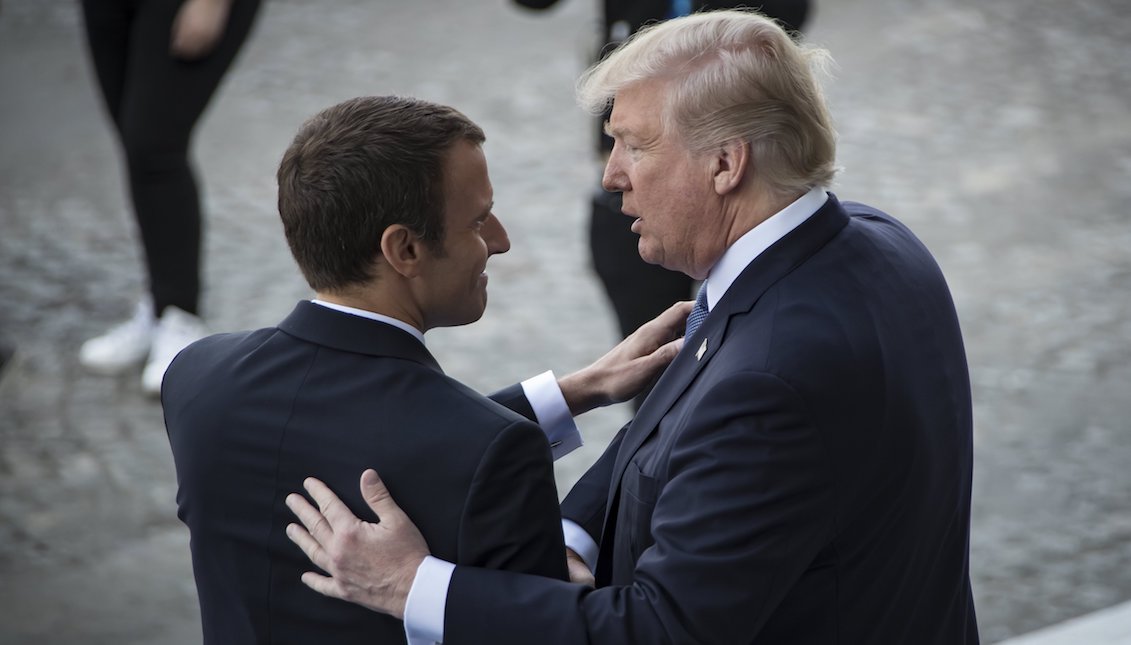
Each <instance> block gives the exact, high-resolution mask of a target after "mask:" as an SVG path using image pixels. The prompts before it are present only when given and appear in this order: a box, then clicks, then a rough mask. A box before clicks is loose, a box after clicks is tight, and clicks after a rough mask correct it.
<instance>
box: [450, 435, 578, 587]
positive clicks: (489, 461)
mask: <svg viewBox="0 0 1131 645" xmlns="http://www.w3.org/2000/svg"><path fill="white" fill-rule="evenodd" d="M459 533H460V539H459V558H458V562H457V564H467V565H471V566H476V567H485V568H490V569H505V570H508V571H520V572H524V573H530V574H535V575H539V576H548V577H552V578H557V579H559V580H567V579H568V575H567V572H566V566H565V544H564V542H563V540H562V526H561V515H560V514H559V512H558V494H557V488H556V486H555V484H554V469H553V462H552V460H551V458H550V448H549V446H548V445H547V444H546V439H545V437H543V436H542V432H541V431H540V430H539V429H538V428H537V427H536V426H534V425H533V424H530V423H527V422H525V421H519V422H515V423H512V424H510V425H509V426H507V427H506V428H505V429H503V431H502V432H500V433H499V435H498V436H497V437H496V438H495V440H494V441H493V442H492V443H491V445H490V446H489V447H488V448H487V450H486V452H485V453H484V456H483V459H482V461H481V462H480V464H479V467H478V468H477V469H476V472H475V477H474V478H473V480H472V483H471V488H470V490H469V491H468V496H467V505H466V506H465V508H464V512H463V517H462V519H461V521H460V528H459Z"/></svg>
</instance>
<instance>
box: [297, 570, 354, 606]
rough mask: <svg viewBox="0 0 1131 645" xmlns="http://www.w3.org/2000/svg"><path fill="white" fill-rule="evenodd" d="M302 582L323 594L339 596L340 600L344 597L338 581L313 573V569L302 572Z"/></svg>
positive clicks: (332, 596)
mask: <svg viewBox="0 0 1131 645" xmlns="http://www.w3.org/2000/svg"><path fill="white" fill-rule="evenodd" d="M302 584H304V585H306V586H308V587H310V588H311V589H313V590H315V591H317V592H318V593H320V594H322V595H323V596H329V597H331V598H339V599H341V600H345V599H346V598H345V594H343V593H342V590H341V589H340V588H339V586H338V583H337V582H336V581H335V580H334V579H333V578H327V577H326V576H324V575H321V574H318V573H314V572H313V571H307V572H306V573H304V574H302Z"/></svg>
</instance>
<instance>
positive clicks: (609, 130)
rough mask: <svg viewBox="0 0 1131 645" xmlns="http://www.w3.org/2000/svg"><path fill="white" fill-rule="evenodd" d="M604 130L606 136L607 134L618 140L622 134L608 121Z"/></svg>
mask: <svg viewBox="0 0 1131 645" xmlns="http://www.w3.org/2000/svg"><path fill="white" fill-rule="evenodd" d="M604 130H605V134H607V135H608V136H610V137H613V138H614V139H615V138H617V137H618V136H619V135H620V134H621V130H620V129H619V128H614V127H613V126H612V125H610V124H609V122H608V121H605V125H604Z"/></svg>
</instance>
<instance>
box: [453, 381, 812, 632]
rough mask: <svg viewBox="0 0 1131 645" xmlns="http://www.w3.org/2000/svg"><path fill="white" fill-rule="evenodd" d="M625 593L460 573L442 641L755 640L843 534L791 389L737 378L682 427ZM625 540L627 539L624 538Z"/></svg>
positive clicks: (492, 574) (476, 571)
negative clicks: (836, 533)
mask: <svg viewBox="0 0 1131 645" xmlns="http://www.w3.org/2000/svg"><path fill="white" fill-rule="evenodd" d="M668 430H671V431H675V432H678V433H679V436H678V437H677V438H676V439H675V442H674V444H673V448H672V452H671V457H670V470H669V472H670V473H672V475H671V477H670V479H669V480H668V481H667V483H666V484H665V485H664V486H663V488H662V489H661V490H660V491H659V493H658V495H657V497H656V500H655V506H654V512H653V513H652V519H651V524H650V526H648V527H647V530H649V531H650V532H651V536H652V538H653V539H654V542H653V544H652V546H651V547H649V548H647V549H646V550H645V551H644V552H643V554H642V555H641V556H640V558H639V559H638V560H637V562H636V566H635V569H634V571H633V582H632V584H631V585H629V586H619V587H605V588H601V589H597V590H590V589H588V588H584V587H580V586H577V585H570V584H566V583H558V582H555V581H549V580H539V579H537V578H533V577H529V576H519V575H513V574H506V573H502V572H494V571H485V570H480V569H473V568H468V567H457V568H456V570H455V572H454V574H453V576H452V581H451V586H450V588H449V593H448V600H447V612H446V619H445V643H446V644H447V645H459V644H461V643H472V642H492V643H503V644H505V643H515V644H516V645H517V644H519V643H531V642H540V643H562V644H565V643H593V644H604V643H607V644H615V643H689V642H694V643H739V642H750V641H751V640H753V639H754V638H755V637H756V636H757V634H758V632H759V630H760V629H761V628H762V627H763V626H764V625H765V623H766V620H767V619H768V617H769V616H770V615H771V614H772V613H773V611H774V609H775V608H776V607H777V605H778V604H779V603H780V602H781V600H782V598H783V597H784V595H785V594H786V593H787V592H788V591H789V589H790V588H791V586H792V585H793V584H794V583H796V581H797V580H798V578H799V577H800V576H801V574H802V572H803V571H804V570H805V569H806V567H807V566H808V565H809V564H810V563H811V562H812V561H813V560H814V558H815V556H816V555H817V553H818V552H819V551H820V549H821V548H822V546H823V545H824V544H825V543H826V542H827V541H828V540H829V538H830V537H831V534H832V532H833V530H834V519H833V518H834V511H835V506H834V501H833V498H834V491H833V490H832V486H831V484H830V478H829V474H828V468H829V460H828V457H827V455H826V453H825V449H824V446H823V445H822V442H821V440H820V436H819V434H818V432H817V430H816V428H815V427H814V426H813V424H812V423H811V421H810V417H809V415H808V414H807V413H806V410H805V404H804V402H803V401H802V400H801V399H800V397H799V396H798V395H797V394H796V392H794V391H793V389H792V388H790V387H789V386H788V385H787V384H785V383H784V382H782V381H781V380H779V379H777V378H776V377H773V376H770V375H766V374H761V373H752V372H747V373H737V374H732V375H730V376H729V377H728V378H726V379H724V380H722V381H721V382H720V383H719V384H717V385H716V386H715V387H713V388H712V390H711V391H709V392H707V393H706V394H705V395H704V398H703V399H702V400H701V401H700V403H699V405H698V406H697V407H696V410H695V413H694V414H692V415H691V416H690V418H688V419H687V420H685V421H683V422H682V425H681V426H680V427H674V428H668ZM618 530H620V528H618Z"/></svg>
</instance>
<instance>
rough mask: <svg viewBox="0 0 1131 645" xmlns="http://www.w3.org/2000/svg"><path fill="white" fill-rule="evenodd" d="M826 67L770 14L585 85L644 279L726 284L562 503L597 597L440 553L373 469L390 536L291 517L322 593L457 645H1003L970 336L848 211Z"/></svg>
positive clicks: (940, 288) (706, 29)
mask: <svg viewBox="0 0 1131 645" xmlns="http://www.w3.org/2000/svg"><path fill="white" fill-rule="evenodd" d="M824 57H825V54H824V52H823V51H821V50H818V49H815V48H808V47H803V46H799V45H797V44H796V43H794V42H793V41H791V40H790V38H789V37H788V35H787V34H786V33H785V32H783V31H782V30H781V29H780V28H779V27H778V26H776V25H775V24H774V23H773V22H772V21H769V20H767V19H766V18H764V17H762V16H760V15H758V14H756V13H752V12H741V11H725V12H717V13H703V14H697V15H693V16H689V17H686V18H680V19H674V20H671V21H669V22H666V23H663V24H660V25H658V26H655V27H653V28H650V29H647V30H644V31H642V32H641V33H639V34H638V35H637V36H636V37H634V38H633V39H632V40H630V41H629V42H628V43H627V44H626V45H625V46H623V47H622V48H621V49H619V50H618V51H616V52H615V53H613V54H612V55H611V56H609V57H608V58H607V59H606V60H605V61H604V62H602V63H600V64H598V65H597V66H595V67H594V68H593V69H591V70H590V71H589V72H587V73H586V75H585V76H584V77H583V78H582V80H581V83H580V85H579V96H580V100H581V103H582V104H583V105H584V106H585V107H586V108H588V109H590V110H591V111H594V112H598V111H600V110H601V109H603V108H604V107H605V106H606V105H607V104H609V103H610V102H612V105H613V111H612V115H611V117H610V119H609V123H608V125H607V131H608V132H609V134H610V135H611V136H612V137H613V139H614V141H615V144H614V148H613V151H612V155H611V157H610V159H609V162H608V166H607V168H606V170H605V176H604V185H605V187H606V188H607V189H608V190H611V191H617V192H620V193H622V195H623V199H624V206H623V210H624V213H625V214H626V215H628V216H629V217H632V218H634V220H635V221H634V222H633V224H632V230H633V231H634V232H635V233H637V234H638V235H639V236H640V241H639V246H638V248H639V251H640V255H641V257H643V258H644V259H645V260H646V261H648V262H652V263H655V264H659V265H661V266H664V267H667V268H670V269H676V270H679V271H682V272H684V273H686V274H688V275H690V276H692V277H694V278H700V279H705V281H706V282H705V285H704V287H703V289H702V290H701V292H700V294H699V298H698V299H697V301H696V306H695V308H694V309H693V311H692V313H691V315H690V317H689V319H688V327H687V333H686V336H685V343H684V345H683V349H682V350H681V352H680V354H679V355H678V356H677V357H676V359H675V360H674V361H673V362H672V364H671V366H670V367H669V368H668V369H667V371H666V372H665V374H664V376H663V377H662V378H661V380H660V381H659V383H658V384H657V385H656V387H655V389H654V390H653V392H652V394H651V395H650V396H649V398H648V400H647V401H646V402H645V403H644V405H643V406H642V407H641V409H640V412H639V414H638V415H637V416H636V418H635V419H634V420H633V421H632V422H631V423H630V424H629V425H628V426H627V427H626V428H625V429H624V430H622V432H621V433H620V434H619V435H618V436H617V437H616V438H615V439H614V441H613V443H612V444H611V445H610V446H609V448H608V450H607V451H606V452H605V454H604V455H603V456H602V457H601V458H600V459H599V460H598V462H597V463H596V464H595V465H594V466H593V467H592V468H591V469H590V470H589V472H588V473H586V474H585V476H583V477H582V479H581V480H580V481H579V482H578V484H577V485H576V486H575V487H574V489H573V491H572V492H571V493H570V494H569V496H568V497H567V498H566V500H565V501H564V502H563V503H562V515H563V517H564V518H565V524H566V525H567V535H566V543H567V546H568V547H569V548H570V557H571V559H573V561H574V563H575V567H574V569H573V570H572V571H571V575H572V577H573V579H574V580H582V579H584V572H580V573H579V572H578V570H577V567H576V563H577V559H578V558H580V559H581V560H583V561H584V562H585V563H588V564H592V565H593V567H594V575H595V588H591V587H589V586H586V585H580V584H571V583H565V582H560V581H554V580H549V579H545V578H538V577H536V576H524V575H521V574H514V573H509V572H499V571H487V570H484V569H477V568H472V567H465V566H453V565H451V564H448V563H446V562H443V561H442V560H439V559H438V558H435V557H432V556H431V555H429V552H428V548H427V546H426V545H425V544H424V542H423V540H421V539H420V537H419V535H418V534H417V533H416V531H415V530H414V528H413V525H412V522H411V521H409V520H408V518H407V516H405V515H404V514H403V513H402V512H401V511H400V509H399V508H398V507H397V505H396V504H395V503H394V502H393V500H392V497H391V496H390V495H389V494H388V491H387V490H386V489H385V487H384V485H383V484H382V483H381V480H380V479H379V478H378V477H377V476H376V475H375V473H373V472H372V471H366V472H365V473H364V474H363V476H362V486H361V488H362V495H363V496H364V497H365V498H366V500H367V502H368V504H369V506H370V507H371V508H372V509H373V510H374V511H375V512H376V514H377V515H378V516H379V517H380V524H376V525H373V524H368V523H365V522H360V521H359V520H357V519H356V518H355V517H354V516H353V515H352V514H351V513H350V512H349V511H348V510H347V509H346V508H345V507H344V506H342V505H340V504H338V503H337V501H336V499H334V498H333V496H332V495H329V494H327V492H326V491H325V490H323V489H321V488H320V487H319V485H318V483H317V482H316V481H313V480H308V482H307V486H308V489H313V490H314V491H317V492H316V494H315V498H316V499H317V501H318V502H319V505H320V508H321V510H316V509H315V508H314V507H313V506H311V505H310V504H309V503H306V502H305V501H303V500H302V499H301V497H300V496H297V495H292V496H290V497H289V498H288V505H289V506H290V507H291V508H292V510H294V511H295V513H296V515H298V517H299V519H300V520H301V521H302V523H303V524H304V525H305V526H306V529H303V528H302V527H300V526H298V525H292V526H291V527H290V529H289V533H290V536H291V539H292V540H294V541H295V542H297V543H298V544H299V546H300V547H302V548H303V550H304V551H305V552H306V554H307V555H308V556H309V557H310V558H311V559H312V561H313V562H314V563H315V564H317V565H318V566H319V567H321V568H322V569H323V570H325V571H326V572H328V573H329V574H330V576H329V577H326V576H322V575H319V574H315V573H307V574H304V581H305V582H306V583H307V584H308V585H310V586H311V587H313V588H315V589H316V590H318V591H320V592H322V593H324V594H327V595H330V596H334V597H338V598H344V599H346V600H350V601H352V602H355V603H358V604H361V605H364V606H367V607H370V608H371V609H375V610H377V611H381V612H385V613H391V614H393V615H397V616H401V615H404V616H405V619H406V629H407V630H408V632H409V633H410V634H412V635H414V637H415V638H416V639H417V640H418V641H419V642H427V641H443V642H444V643H447V644H448V645H456V644H459V643H480V642H490V643H533V642H540V643H563V644H564V643H610V644H611V643H649V644H653V643H725V644H734V643H759V644H763V643H764V644H773V645H783V644H786V645H789V644H796V645H828V644H831V643H837V644H839V645H848V644H859V645H864V644H877V643H883V644H885V645H886V644H892V643H908V644H914V645H923V644H939V645H943V644H945V645H955V644H961V643H967V644H969V643H977V642H978V632H977V623H976V620H975V614H974V606H973V600H972V594H971V590H970V577H969V564H968V562H969V532H970V481H971V463H972V458H971V433H972V412H971V400H970V383H969V375H968V369H967V365H966V358H965V350H964V348H963V342H962V336H961V332H960V329H959V324H958V318H957V315H956V312H955V309H954V304H953V302H952V299H951V296H950V293H949V290H948V288H947V285H946V282H945V280H944V278H943V275H942V273H941V272H940V270H939V267H938V266H937V264H936V263H935V261H934V259H933V258H932V257H931V255H930V253H929V252H928V251H927V250H926V248H925V247H924V246H923V245H922V243H921V242H920V241H919V240H918V239H917V238H916V237H915V236H914V235H913V234H912V233H911V232H910V231H909V230H908V229H907V228H906V227H905V226H904V225H902V224H901V223H899V222H898V221H897V220H895V219H894V218H892V217H890V216H888V215H886V214H884V213H882V212H880V211H878V210H876V209H874V208H871V207H869V206H865V205H862V204H858V203H853V202H841V201H839V200H838V199H837V198H836V197H835V196H834V195H832V194H831V193H828V192H826V190H825V188H826V186H828V184H829V183H830V181H831V180H832V178H833V175H834V173H835V169H836V167H835V152H836V146H835V132H834V130H833V127H832V123H831V120H830V118H829V115H828V112H827V110H826V108H825V103H824V99H823V97H822V93H821V91H820V87H819V85H818V83H817V81H816V79H815V76H814V71H813V68H814V67H816V66H819V64H820V63H821V62H822V60H823V59H824ZM378 527H380V528H378Z"/></svg>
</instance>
